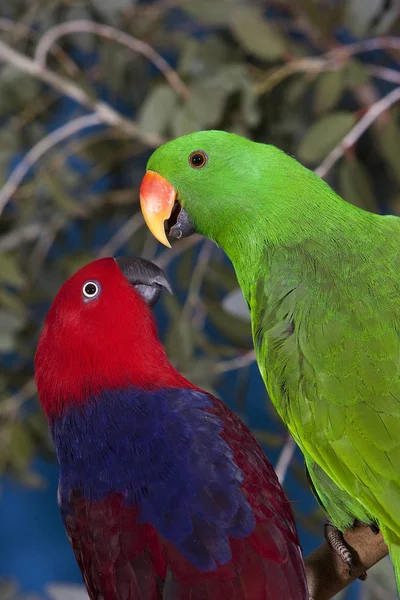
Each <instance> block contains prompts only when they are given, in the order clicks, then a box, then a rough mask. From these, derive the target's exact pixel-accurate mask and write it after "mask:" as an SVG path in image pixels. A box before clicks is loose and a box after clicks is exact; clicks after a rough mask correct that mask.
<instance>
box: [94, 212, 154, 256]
mask: <svg viewBox="0 0 400 600" xmlns="http://www.w3.org/2000/svg"><path fill="white" fill-rule="evenodd" d="M143 225H144V220H143V215H142V213H141V212H137V213H135V214H134V215H132V217H131V218H130V219H128V220H127V221H126V222H125V223H124V224H123V225H122V227H121V228H120V229H118V231H117V232H116V233H115V234H114V235H113V237H112V238H111V239H110V240H109V241H108V242H107V243H106V244H105V245H104V246H103V247H102V248H101V250H100V251H99V252H98V256H99V258H101V257H105V256H114V254H115V252H117V251H118V250H119V249H120V248H121V247H122V246H123V245H124V244H126V242H127V241H128V240H129V239H130V238H131V237H132V236H133V235H134V234H135V233H136V232H137V231H138V230H139V229H140V228H141V227H143Z"/></svg>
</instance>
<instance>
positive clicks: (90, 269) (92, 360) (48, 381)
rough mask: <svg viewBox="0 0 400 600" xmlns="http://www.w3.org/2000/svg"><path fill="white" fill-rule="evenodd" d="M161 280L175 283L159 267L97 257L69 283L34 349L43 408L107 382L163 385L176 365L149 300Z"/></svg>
mask: <svg viewBox="0 0 400 600" xmlns="http://www.w3.org/2000/svg"><path fill="white" fill-rule="evenodd" d="M162 288H166V289H167V290H169V291H171V288H170V285H169V283H168V280H167V279H166V277H165V275H164V273H163V271H162V270H161V269H160V268H159V267H157V266H156V265H154V264H153V263H151V262H149V261H147V260H144V259H141V258H126V257H123V258H118V259H114V258H103V259H100V260H96V261H94V262H92V263H90V264H88V265H86V266H84V267H82V268H81V269H80V270H79V271H78V272H77V273H75V274H74V275H73V276H72V277H70V279H68V280H67V281H66V282H65V283H64V285H63V286H62V288H61V289H60V291H59V292H58V294H57V296H56V298H55V299H54V302H53V304H52V306H51V308H50V310H49V312H48V314H47V317H46V320H45V324H44V328H43V331H42V334H41V337H40V340H39V345H38V348H37V352H36V356H35V378H36V383H37V387H38V392H39V397H40V400H41V402H42V405H43V408H44V410H45V412H46V414H48V415H49V414H50V413H52V414H54V413H57V412H60V410H62V407H63V406H64V405H65V404H66V403H68V404H71V403H79V402H82V401H85V400H88V399H90V398H91V397H94V396H96V394H98V393H100V392H101V391H102V390H104V389H116V388H121V387H124V386H125V387H126V386H128V385H136V386H138V387H142V388H144V389H146V388H149V387H156V386H157V385H158V384H159V385H163V375H164V376H166V372H167V371H168V368H171V367H170V365H169V363H168V361H167V359H166V356H165V352H164V349H163V347H162V346H161V344H160V342H159V340H158V337H157V331H156V328H155V323H154V319H153V316H152V313H151V308H150V307H151V306H153V305H154V304H155V302H156V301H157V299H158V297H159V295H160V293H161V290H162ZM159 382H160V383H159Z"/></svg>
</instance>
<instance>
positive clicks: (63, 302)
mask: <svg viewBox="0 0 400 600" xmlns="http://www.w3.org/2000/svg"><path fill="white" fill-rule="evenodd" d="M162 288H166V289H167V290H169V291H171V290H170V286H169V283H168V281H167V279H166V277H165V275H164V273H163V272H162V271H161V270H160V269H159V268H158V267H156V266H155V265H154V264H153V263H151V262H149V261H146V260H143V259H139V258H119V259H116V260H115V259H113V258H104V259H100V260H97V261H95V262H93V263H91V264H89V265H86V266H85V267H83V268H82V269H80V270H79V271H78V272H77V273H75V275H73V276H72V277H71V278H70V279H69V280H68V281H67V282H66V283H65V284H64V285H63V286H62V288H61V289H60V291H59V292H58V294H57V296H56V298H55V300H54V302H53V304H52V306H51V308H50V310H49V313H48V315H47V317H46V320H45V324H44V328H43V331H42V334H41V337H40V341H39V345H38V349H37V352H36V356H35V377H36V382H37V387H38V392H39V398H40V401H41V404H42V407H43V410H44V412H45V414H46V416H47V419H48V422H49V427H50V431H51V435H52V438H53V440H54V443H55V446H56V449H57V457H58V462H59V465H60V480H59V490H58V500H59V505H60V510H61V514H62V518H63V521H64V525H65V529H66V532H67V536H68V539H69V541H70V542H71V545H72V547H73V550H74V552H75V556H76V559H77V561H78V564H79V567H80V569H81V571H82V575H83V579H84V581H85V584H86V587H87V590H88V593H89V596H90V598H91V599H92V600H158V599H165V600H225V599H226V600H306V599H308V591H307V584H306V576H305V570H304V563H303V559H302V555H301V550H300V543H299V539H298V536H297V532H296V527H295V523H294V518H293V513H292V510H291V508H290V505H289V502H288V500H287V498H286V497H285V495H284V492H283V490H282V488H281V486H280V484H279V482H278V479H277V477H276V475H275V472H274V470H273V469H272V467H271V465H270V463H269V462H268V460H267V458H266V457H265V455H264V453H263V451H262V449H261V447H260V445H259V444H258V442H257V441H256V440H255V438H254V437H253V436H252V434H251V433H250V432H249V430H248V429H247V428H246V427H245V425H244V424H243V423H242V422H241V421H240V419H239V418H238V417H237V416H235V415H234V413H233V412H232V411H231V410H230V409H229V408H228V407H227V406H225V404H223V403H222V402H221V401H220V400H218V399H217V398H215V397H214V396H212V395H211V394H209V393H207V392H205V391H203V390H201V389H199V388H198V387H196V386H195V385H193V384H192V383H190V381H188V380H187V379H185V378H184V377H183V376H182V375H181V374H180V373H178V372H177V371H176V370H175V369H174V367H173V366H172V365H171V363H170V362H169V361H168V359H167V356H166V354H165V350H164V348H163V346H162V344H161V342H160V340H159V339H158V336H157V331H156V327H155V322H154V319H153V316H152V311H151V306H152V305H153V304H154V303H155V302H156V301H157V299H158V297H159V295H160V293H161V289H162Z"/></svg>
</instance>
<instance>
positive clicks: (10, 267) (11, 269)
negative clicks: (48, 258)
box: [0, 254, 26, 288]
mask: <svg viewBox="0 0 400 600" xmlns="http://www.w3.org/2000/svg"><path fill="white" fill-rule="evenodd" d="M25 280H26V278H25V275H24V274H23V273H22V271H21V269H20V268H19V265H18V262H17V259H16V257H15V256H11V255H10V254H0V282H1V283H8V284H10V285H12V286H14V287H16V288H21V287H22V286H23V285H24V283H25Z"/></svg>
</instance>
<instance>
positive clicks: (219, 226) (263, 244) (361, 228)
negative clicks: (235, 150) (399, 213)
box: [199, 146, 376, 299]
mask: <svg viewBox="0 0 400 600" xmlns="http://www.w3.org/2000/svg"><path fill="white" fill-rule="evenodd" d="M264 147H265V148H268V147H267V146H264ZM274 150H275V149H274ZM277 152H279V155H278V156H277V159H278V160H277V163H276V165H272V164H271V154H269V157H268V163H269V164H268V169H266V170H265V173H263V174H262V176H261V177H260V178H259V179H258V181H257V189H254V188H253V186H252V185H248V186H247V187H248V189H247V191H246V190H245V189H243V191H239V193H242V194H243V197H242V198H241V202H240V204H241V207H240V210H237V209H236V206H237V205H236V206H234V205H232V204H231V210H230V211H229V212H230V214H225V215H224V219H223V222H219V221H218V220H216V219H210V220H209V222H208V223H204V224H202V227H201V228H199V231H200V232H201V233H203V234H204V235H206V236H208V237H211V238H212V239H214V241H215V242H216V243H217V244H218V245H219V246H221V247H222V248H223V249H224V250H225V252H226V253H227V254H228V256H229V258H230V260H231V261H232V263H233V265H234V267H235V270H236V273H237V276H238V279H239V283H240V286H241V288H242V291H243V293H244V294H245V296H246V297H247V299H249V292H250V287H251V285H252V283H254V278H255V273H256V272H257V271H258V270H259V271H260V272H262V274H263V277H265V276H266V275H267V274H268V273H267V272H266V270H268V263H269V262H270V260H271V261H272V256H273V255H274V254H275V253H276V252H279V250H282V249H283V250H284V251H285V253H286V252H289V253H290V254H291V255H292V256H293V261H295V260H296V257H298V255H299V254H301V258H302V260H304V259H305V260H307V257H308V258H309V259H310V263H312V262H315V261H318V262H320V263H322V264H325V265H330V266H331V268H332V270H334V268H335V265H336V267H337V268H340V260H339V258H338V257H339V256H340V255H342V256H343V254H346V255H347V256H349V255H351V254H353V253H354V254H355V255H358V257H362V253H363V246H364V244H365V246H369V241H370V236H371V235H373V231H374V227H375V223H376V215H373V214H371V213H367V212H365V211H363V210H361V209H359V208H357V207H355V206H353V205H352V204H349V203H348V202H345V201H344V200H343V199H342V198H340V197H339V196H338V195H337V194H336V193H335V192H334V191H333V190H332V189H331V188H330V187H329V186H328V185H327V184H326V183H325V182H324V181H322V180H321V179H320V178H319V177H317V176H316V175H315V174H314V173H313V172H312V171H309V170H308V169H305V168H304V167H303V166H302V165H300V164H299V163H298V162H297V161H295V160H294V159H292V158H290V157H289V156H287V155H285V154H283V153H282V152H280V151H277ZM274 167H275V168H274ZM244 187H246V184H245V186H244ZM215 202H218V204H219V207H220V204H221V200H220V198H218V199H216V200H215ZM235 209H236V210H235ZM221 213H222V214H224V213H225V210H224V209H222V210H221ZM269 257H270V260H269Z"/></svg>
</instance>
